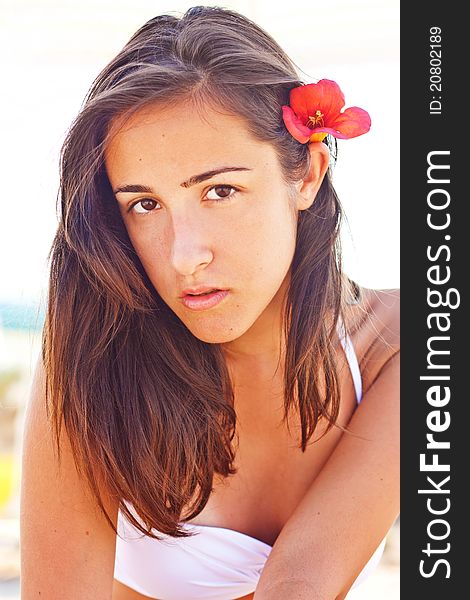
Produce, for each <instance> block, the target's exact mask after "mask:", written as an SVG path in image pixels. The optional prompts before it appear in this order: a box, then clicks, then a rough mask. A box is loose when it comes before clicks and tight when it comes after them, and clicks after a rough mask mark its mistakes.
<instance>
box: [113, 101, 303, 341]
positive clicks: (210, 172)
mask: <svg viewBox="0 0 470 600" xmlns="http://www.w3.org/2000/svg"><path fill="white" fill-rule="evenodd" d="M114 129H115V131H117V134H116V135H114V136H113V137H112V138H111V140H110V142H109V143H108V145H107V149H106V153H105V163H106V170H107V173H108V177H109V180H110V183H111V186H112V189H113V191H114V193H115V196H116V199H117V203H118V205H119V210H120V213H121V215H122V218H123V220H124V224H125V226H126V229H127V231H128V234H129V237H130V239H131V241H132V244H133V246H134V248H135V250H136V252H137V254H138V256H139V258H140V260H141V262H142V265H143V267H144V269H145V271H146V272H147V274H148V276H149V278H150V280H151V282H152V284H153V285H154V287H155V289H156V290H157V292H158V293H159V295H160V296H161V298H162V299H163V300H164V302H166V304H167V305H168V306H169V307H170V308H171V309H172V310H173V311H174V312H175V313H176V315H177V316H178V317H179V318H180V319H181V321H182V322H183V323H184V324H185V325H186V326H187V327H188V329H189V330H190V331H191V332H192V333H193V334H194V335H195V336H196V337H198V338H200V339H201V340H203V341H205V342H209V343H225V342H230V341H232V340H235V339H237V338H239V337H240V336H242V335H243V334H245V333H246V332H247V331H248V330H250V328H252V327H253V325H254V324H255V323H256V322H257V321H258V320H259V319H260V317H261V316H262V315H264V318H265V320H266V315H267V314H270V315H271V316H273V315H274V312H275V309H276V310H277V309H279V307H280V302H281V301H282V298H281V296H282V295H283V293H284V292H285V290H286V285H287V281H288V275H289V270H290V265H291V261H292V258H293V255H294V250H295V239H296V223H297V210H296V208H295V206H294V207H292V202H290V201H289V196H288V191H287V187H286V184H285V183H284V182H283V181H282V178H281V170H280V166H279V163H278V159H277V157H276V155H275V151H274V149H273V147H272V146H271V145H269V144H268V143H262V142H259V141H257V140H256V139H254V138H253V137H252V136H251V135H250V134H249V133H248V131H247V129H246V127H245V125H244V123H243V121H242V119H241V118H239V117H236V116H228V115H222V114H219V113H217V112H214V111H213V110H210V109H207V111H206V112H205V113H204V117H203V118H201V116H200V115H199V114H198V112H197V111H196V110H195V109H194V108H193V107H192V106H191V105H189V104H178V105H176V106H173V107H171V108H162V107H155V106H153V107H150V108H149V107H147V108H145V109H143V110H142V111H140V112H138V113H136V115H134V116H133V117H132V119H131V120H130V121H128V122H127V123H126V124H125V125H124V126H122V127H121V128H119V126H117V124H115V127H114ZM219 171H220V172H219ZM222 171H223V172H222ZM196 286H208V287H209V288H217V289H222V290H227V293H226V294H225V295H224V297H223V299H222V300H221V301H219V302H218V303H215V304H214V301H213V300H211V296H208V297H207V298H206V300H202V299H201V298H200V299H199V300H197V299H196V300H192V301H191V296H190V297H189V299H184V298H182V297H181V296H182V295H183V293H184V290H185V289H186V288H193V287H196ZM222 296H223V295H222ZM220 297H221V295H220V294H219V295H215V296H212V298H215V299H217V298H220ZM204 302H208V305H206V306H205V305H204ZM196 303H198V305H196ZM211 303H212V306H211V305H210V304H211Z"/></svg>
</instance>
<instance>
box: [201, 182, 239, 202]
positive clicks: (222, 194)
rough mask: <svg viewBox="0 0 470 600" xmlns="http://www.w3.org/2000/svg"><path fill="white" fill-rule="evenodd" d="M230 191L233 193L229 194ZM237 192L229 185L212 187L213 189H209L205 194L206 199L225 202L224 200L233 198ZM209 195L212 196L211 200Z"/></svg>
mask: <svg viewBox="0 0 470 600" xmlns="http://www.w3.org/2000/svg"><path fill="white" fill-rule="evenodd" d="M231 190H233V193H230V191H231ZM237 191H238V190H237V189H236V188H234V187H233V186H231V185H214V187H211V189H210V190H209V191H208V192H207V199H208V200H225V199H226V198H231V197H232V196H234V195H235V194H236V193H237ZM210 194H213V197H212V198H211V197H210Z"/></svg>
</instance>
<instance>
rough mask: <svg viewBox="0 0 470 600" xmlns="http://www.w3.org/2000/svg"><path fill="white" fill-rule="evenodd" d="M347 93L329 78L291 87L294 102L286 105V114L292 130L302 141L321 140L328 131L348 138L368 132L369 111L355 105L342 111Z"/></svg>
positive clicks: (302, 142)
mask: <svg viewBox="0 0 470 600" xmlns="http://www.w3.org/2000/svg"><path fill="white" fill-rule="evenodd" d="M343 107H344V94H343V92H342V91H341V90H340V88H339V86H338V84H337V83H336V82H334V81H331V80H329V79H321V80H320V81H319V82H318V83H309V84H307V85H301V86H299V87H296V88H294V89H292V90H291V92H290V106H283V107H282V117H283V119H284V123H285V125H286V127H287V129H288V131H289V133H290V134H291V135H292V136H293V137H294V138H295V139H296V140H297V141H298V142H300V143H301V144H306V143H307V142H321V141H322V140H323V139H324V138H325V137H326V135H327V134H328V133H330V134H331V135H333V136H334V137H336V138H339V139H342V140H344V139H348V138H353V137H357V136H358V135H362V134H363V133H367V132H368V131H369V129H370V116H369V113H368V112H367V111H365V110H363V109H362V108H358V107H357V106H353V107H351V108H347V109H346V110H345V111H343V112H341V109H342V108H343Z"/></svg>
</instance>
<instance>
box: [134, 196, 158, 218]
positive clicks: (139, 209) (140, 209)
mask: <svg viewBox="0 0 470 600" xmlns="http://www.w3.org/2000/svg"><path fill="white" fill-rule="evenodd" d="M157 205H158V202H157V201H156V200H152V198H143V199H142V200H139V201H138V202H136V203H135V204H133V205H132V206H131V208H130V210H133V211H134V212H136V213H139V214H140V215H142V214H145V213H149V212H151V211H152V210H153V209H154V208H155V207H156V206H157Z"/></svg>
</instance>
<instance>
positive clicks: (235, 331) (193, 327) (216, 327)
mask: <svg viewBox="0 0 470 600" xmlns="http://www.w3.org/2000/svg"><path fill="white" fill-rule="evenodd" d="M185 325H186V327H187V328H188V329H189V331H190V332H191V333H192V334H193V335H194V337H197V338H198V339H200V340H201V341H202V342H206V343H207V344H225V343H227V342H232V341H233V340H236V339H237V338H239V337H240V336H241V335H243V333H245V331H246V330H247V329H248V328H249V326H247V327H245V328H243V326H240V325H239V324H238V325H234V324H233V323H231V324H226V325H224V324H222V323H206V324H204V323H203V322H202V319H201V320H200V321H199V322H197V323H195V322H193V323H188V322H186V323H185Z"/></svg>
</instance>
